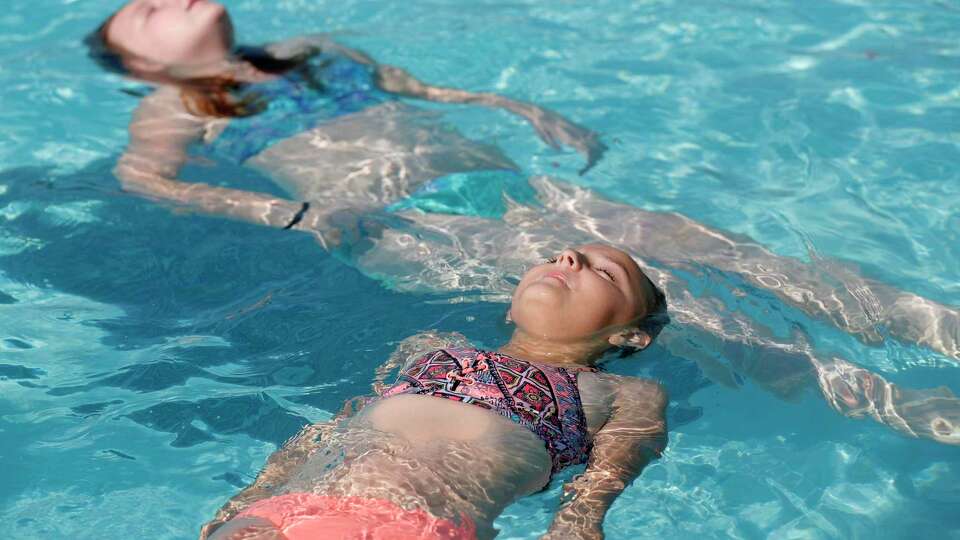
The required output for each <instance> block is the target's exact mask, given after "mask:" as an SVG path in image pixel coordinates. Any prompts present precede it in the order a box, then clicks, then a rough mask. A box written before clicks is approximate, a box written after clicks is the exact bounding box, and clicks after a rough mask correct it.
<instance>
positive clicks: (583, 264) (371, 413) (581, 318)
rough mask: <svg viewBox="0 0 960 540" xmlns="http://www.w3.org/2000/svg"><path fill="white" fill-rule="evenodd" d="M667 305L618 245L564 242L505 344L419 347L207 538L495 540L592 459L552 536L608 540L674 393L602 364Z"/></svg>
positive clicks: (523, 287) (284, 461)
mask: <svg viewBox="0 0 960 540" xmlns="http://www.w3.org/2000/svg"><path fill="white" fill-rule="evenodd" d="M664 310H665V302H664V299H663V296H662V294H660V293H659V291H658V290H657V289H656V287H655V286H654V285H653V284H652V282H651V281H650V280H649V279H648V278H647V277H646V276H645V275H644V274H643V272H642V271H641V270H640V268H639V267H638V266H637V264H636V263H635V262H634V261H633V259H632V258H631V257H630V256H629V255H627V254H626V253H624V252H623V251H620V250H618V249H615V248H612V247H609V246H603V245H588V246H583V247H580V248H576V249H566V250H564V251H563V252H561V253H560V254H558V255H557V256H556V257H555V258H553V259H551V260H549V261H547V262H545V263H543V264H540V265H537V266H535V267H533V268H532V269H530V270H529V271H528V272H527V273H526V274H525V275H524V277H523V279H522V280H521V282H520V284H519V285H518V286H517V288H516V290H515V291H514V294H513V299H512V302H511V306H510V312H509V315H510V317H511V319H512V320H513V322H514V324H515V325H516V330H515V331H514V333H513V336H512V337H511V339H510V341H509V343H507V344H506V345H504V346H502V347H501V348H500V349H499V350H497V351H485V350H480V349H477V348H473V347H470V346H467V345H466V344H465V343H462V342H461V343H458V344H455V346H451V344H449V343H448V344H446V346H439V344H438V343H436V341H431V340H429V339H419V340H418V339H416V337H415V338H414V339H413V340H410V339H408V340H407V341H405V342H404V344H402V345H401V346H400V348H399V349H398V353H395V355H394V358H402V359H404V360H405V361H404V362H403V366H402V368H401V369H400V374H399V376H398V378H397V380H396V383H394V384H393V385H392V386H388V387H380V388H378V390H379V391H378V392H377V393H378V394H379V395H378V396H377V397H375V398H372V399H368V400H365V403H366V404H365V405H364V406H363V407H362V408H361V409H360V410H359V412H349V413H342V414H341V415H340V416H339V417H338V418H337V419H335V420H333V421H332V422H330V423H328V424H323V425H313V426H308V427H307V428H306V429H304V430H303V432H301V433H300V434H299V435H298V436H297V437H294V438H293V439H291V441H289V442H288V443H287V444H286V445H284V447H283V448H282V449H281V450H279V451H277V452H276V453H275V454H274V455H273V456H271V458H270V459H269V461H268V463H267V466H266V467H265V468H264V470H263V471H262V472H261V473H260V475H259V476H258V478H257V480H256V482H255V483H254V484H253V485H251V486H250V487H248V488H247V489H246V490H244V491H243V492H241V493H240V494H239V495H237V496H236V497H234V498H233V499H232V500H231V501H230V502H228V503H227V504H226V505H225V506H224V507H223V508H222V509H221V510H220V512H219V513H218V515H217V517H216V519H215V520H214V521H212V522H211V523H209V524H207V525H206V526H205V527H204V529H203V531H202V532H201V538H210V539H212V540H214V539H215V540H226V539H254V538H256V539H268V538H269V539H287V540H300V539H307V538H310V539H313V538H323V539H334V538H343V539H348V538H349V539H360V538H364V539H370V538H376V539H390V540H394V539H401V538H404V539H414V538H417V539H420V538H423V539H439V538H458V539H468V538H492V537H493V536H495V535H496V530H495V529H494V528H493V521H494V519H495V518H496V517H497V515H498V514H500V512H501V511H503V509H504V508H505V507H506V506H507V505H509V504H511V503H512V502H514V501H516V500H517V499H518V498H520V497H523V496H525V495H529V494H531V493H534V492H537V491H539V490H541V489H543V488H544V486H545V485H546V484H547V483H548V482H549V481H550V478H551V476H552V474H553V473H555V472H557V471H559V470H561V469H563V468H565V467H568V466H570V465H576V464H581V463H586V464H587V466H586V470H585V471H584V472H583V474H580V475H578V476H576V477H575V478H574V479H573V480H571V481H570V482H568V483H567V484H566V485H565V486H564V496H563V503H562V505H561V507H560V510H559V511H558V512H557V514H556V516H555V518H554V520H553V523H552V525H551V527H550V530H549V532H548V533H547V535H546V538H558V539H559V538H563V539H570V538H602V537H603V532H602V522H603V517H604V515H605V513H606V511H607V509H608V508H609V507H610V505H611V503H612V502H613V500H614V499H615V498H616V497H617V496H618V495H619V494H620V493H621V492H622V491H623V490H624V489H625V488H626V487H627V486H628V485H629V484H630V482H631V481H633V479H635V478H636V477H637V476H638V475H639V474H640V472H641V471H642V470H643V468H644V466H645V465H646V464H647V463H649V462H650V461H651V460H653V459H656V458H657V457H658V456H659V455H660V453H661V452H662V451H663V449H664V447H665V445H666V440H667V436H666V423H665V420H664V407H665V405H666V402H667V398H666V395H665V393H664V391H663V389H662V388H661V387H660V385H659V384H657V383H656V382H654V381H650V380H643V379H638V378H633V377H623V376H617V375H613V374H609V373H603V372H600V371H598V369H597V367H596V365H597V362H598V361H599V360H600V359H601V357H602V355H603V354H604V353H605V352H606V351H607V350H608V349H611V348H613V347H617V346H619V347H628V348H632V349H643V348H644V347H646V346H647V345H649V343H650V341H651V340H652V339H653V337H654V336H655V335H656V333H657V330H658V329H659V327H660V326H662V325H661V324H658V322H662V321H663V320H664V318H665V315H664ZM424 345H427V346H431V348H434V350H430V351H429V352H423V349H424ZM416 349H419V351H416ZM345 409H349V407H345Z"/></svg>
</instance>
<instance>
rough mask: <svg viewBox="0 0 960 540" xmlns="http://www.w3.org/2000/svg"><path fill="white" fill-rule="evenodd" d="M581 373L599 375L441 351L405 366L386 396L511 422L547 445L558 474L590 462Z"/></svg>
mask: <svg viewBox="0 0 960 540" xmlns="http://www.w3.org/2000/svg"><path fill="white" fill-rule="evenodd" d="M581 371H596V370H595V369H594V368H588V367H584V368H562V367H555V366H550V365H545V364H534V363H531V362H527V361H525V360H520V359H518V358H513V357H510V356H507V355H504V354H499V353H495V352H487V351H481V350H479V349H474V348H450V349H440V350H437V351H433V352H431V353H428V354H425V355H423V356H421V357H420V358H418V359H417V360H415V361H413V362H412V363H410V364H408V365H407V366H406V367H404V369H403V370H402V371H401V372H400V375H399V377H398V378H397V382H396V383H394V385H393V386H391V387H390V388H388V389H386V390H385V391H384V392H383V397H390V396H396V395H400V394H416V395H423V396H436V397H440V398H445V399H452V400H455V401H460V402H463V403H469V404H471V405H476V406H478V407H482V408H484V409H487V410H490V411H492V412H495V413H497V414H499V415H501V416H504V417H506V418H509V419H510V420H513V421H514V422H516V423H518V424H520V425H521V426H524V427H526V428H527V429H529V430H530V431H532V432H533V433H534V434H536V435H537V437H539V438H540V439H541V440H542V441H543V443H544V444H545V445H546V447H547V452H549V454H550V458H551V461H552V463H553V467H552V472H557V471H559V470H560V469H563V468H564V467H567V466H569V465H576V464H578V463H584V462H586V460H587V457H588V456H589V455H590V449H591V447H592V441H591V440H590V437H589V435H588V433H587V423H586V417H585V416H584V413H583V403H581V400H580V390H579V389H578V387H577V374H578V373H579V372H581Z"/></svg>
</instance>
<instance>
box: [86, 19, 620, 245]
mask: <svg viewBox="0 0 960 540" xmlns="http://www.w3.org/2000/svg"><path fill="white" fill-rule="evenodd" d="M87 44H88V46H89V47H90V54H91V57H92V58H93V59H94V60H95V61H96V62H98V63H99V64H100V65H101V66H103V67H104V68H106V69H108V70H111V71H114V72H119V73H123V74H126V75H130V76H133V77H135V78H137V79H140V80H142V81H146V82H149V83H151V84H153V85H154V86H155V89H154V90H153V91H152V92H151V93H150V94H149V95H147V96H146V97H144V98H143V99H142V101H141V103H140V105H139V107H138V108H137V110H136V111H135V113H134V116H133V120H132V122H131V124H130V143H129V145H128V147H127V150H126V152H125V153H124V154H123V156H122V157H121V158H120V160H119V163H118V165H117V168H116V170H115V172H116V175H117V177H118V178H119V180H120V182H121V184H122V186H123V188H124V189H125V190H126V191H128V192H130V193H134V194H138V195H141V196H144V197H148V198H152V199H157V200H161V201H164V202H172V203H175V204H178V205H184V206H189V207H192V208H194V209H198V210H201V211H204V212H208V213H212V214H217V215H223V216H229V217H233V218H235V219H241V220H246V221H251V222H255V223H259V224H264V225H269V226H274V227H278V228H294V227H296V228H300V229H304V230H311V231H318V230H321V229H324V225H325V221H326V220H327V219H328V218H329V217H330V214H332V213H336V212H337V211H342V210H344V209H348V210H351V211H367V210H370V209H375V208H382V207H384V206H387V205H389V204H391V203H394V202H396V201H398V200H400V199H402V198H403V197H405V196H407V195H409V194H410V193H412V192H413V191H415V190H416V189H417V188H418V187H419V186H421V185H423V184H424V183H426V182H429V181H430V180H433V179H435V178H438V177H441V176H444V175H448V174H452V173H457V172H468V171H484V170H488V171H496V170H510V171H513V170H516V168H517V167H516V165H514V164H513V163H512V162H511V161H510V160H509V159H508V158H506V157H505V156H504V155H503V154H502V153H501V152H500V151H499V150H498V149H497V148H495V147H493V146H490V145H486V144H481V143H477V142H474V141H470V140H468V139H465V138H464V137H462V136H460V135H459V134H457V133H456V132H455V131H452V130H450V129H449V128H446V127H444V126H441V125H439V124H438V122H437V121H436V119H435V118H431V117H432V116H435V115H432V114H430V113H426V112H425V111H421V110H417V109H415V108H413V107H411V106H409V105H405V104H403V103H401V102H399V101H398V98H399V97H409V98H416V99H423V100H430V101H437V102H444V103H469V104H476V105H483V106H487V107H495V108H502V109H505V110H507V111H510V112H512V113H514V114H516V115H519V116H520V117H522V118H524V119H526V120H528V121H529V122H530V123H531V124H532V125H533V127H534V128H535V129H536V131H537V133H538V134H539V135H540V137H541V138H543V139H544V140H545V141H546V142H547V143H549V144H550V145H552V146H554V147H558V146H559V145H560V144H567V145H570V146H572V147H574V148H576V149H577V150H579V151H581V152H582V153H583V154H584V155H585V156H586V157H587V163H586V165H585V166H584V169H583V170H584V171H585V170H586V169H588V168H589V167H591V166H592V165H593V164H594V163H595V162H596V160H597V159H599V157H600V155H601V154H602V153H603V151H604V149H605V147H604V145H603V144H602V143H601V142H600V141H599V138H598V137H597V135H596V134H595V133H593V132H592V131H589V130H587V129H585V128H582V127H580V126H578V125H576V124H574V123H572V122H569V121H568V120H566V119H564V118H562V117H560V116H559V115H557V114H555V113H553V112H550V111H548V110H545V109H542V108H540V107H538V106H536V105H532V104H530V103H523V102H519V101H515V100H512V99H508V98H505V97H503V96H498V95H495V94H487V93H473V92H466V91H462V90H456V89H452V88H439V87H435V86H431V85H428V84H425V83H423V82H421V81H418V80H416V79H415V78H413V77H412V76H410V75H409V74H408V73H407V72H406V71H404V70H402V69H400V68H396V67H393V66H389V65H384V64H379V63H377V62H375V61H374V60H373V59H372V58H370V57H369V56H367V55H366V54H364V53H362V52H360V51H357V50H354V49H350V48H347V47H344V46H342V45H340V44H338V43H335V42H333V41H332V40H330V39H328V38H326V37H324V36H310V37H304V38H298V39H294V40H289V41H286V42H282V43H276V44H271V45H268V46H266V47H260V48H250V47H238V46H236V45H235V42H234V37H233V27H232V24H231V22H230V18H229V16H228V14H227V12H226V10H225V8H224V7H223V6H221V5H219V4H217V3H215V2H212V1H209V0H132V1H130V2H128V3H127V4H126V5H125V6H123V7H122V8H121V9H120V10H119V11H117V12H116V13H114V14H113V15H112V16H111V17H110V18H109V19H107V21H106V22H104V23H103V24H102V25H101V26H100V28H98V29H97V30H96V31H95V32H93V33H92V34H91V35H90V36H89V37H88V38H87ZM194 156H201V157H204V158H213V159H215V160H223V161H229V162H233V163H240V164H244V165H249V166H252V167H256V168H258V169H260V170H261V171H263V172H265V173H266V174H267V175H268V176H270V177H271V178H272V179H273V180H275V181H276V182H277V184H278V185H279V186H280V187H281V188H282V189H283V191H284V192H285V193H286V194H287V195H288V197H276V196H272V195H268V194H264V193H255V192H250V191H242V190H236V189H229V188H225V187H218V186H210V185H205V184H200V183H187V182H183V181H180V180H178V178H177V177H178V173H179V171H180V169H181V167H182V166H183V164H184V163H185V162H187V160H188V159H190V158H191V157H194ZM321 240H324V239H323V238H321Z"/></svg>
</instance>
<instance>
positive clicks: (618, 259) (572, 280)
mask: <svg viewBox="0 0 960 540" xmlns="http://www.w3.org/2000/svg"><path fill="white" fill-rule="evenodd" d="M654 294H655V293H654V290H653V287H652V285H651V283H650V281H649V280H648V279H647V278H646V276H644V275H643V272H641V270H640V268H639V267H638V266H637V264H636V263H635V262H634V261H633V259H631V258H630V256H629V255H627V254H626V253H624V252H622V251H620V250H618V249H615V248H612V247H609V246H602V245H593V244H592V245H587V246H582V247H579V248H576V249H565V250H563V252H561V253H560V254H558V255H557V257H556V258H554V259H550V260H549V261H547V262H546V263H544V264H540V265H538V266H535V267H533V268H532V269H530V270H529V271H528V272H527V273H526V274H525V275H524V276H523V279H522V280H521V281H520V284H519V285H517V288H516V290H515V291H514V293H513V302H512V304H511V306H510V316H511V318H512V319H513V322H514V323H516V325H517V328H519V329H521V330H523V331H525V332H527V333H530V334H532V335H536V336H539V337H542V338H545V339H550V340H556V341H560V342H570V341H579V340H583V339H586V338H590V337H604V338H605V337H606V336H603V335H602V334H604V331H606V330H617V329H620V328H622V327H623V326H625V325H628V324H630V323H632V322H634V321H635V320H636V319H637V318H639V317H643V316H644V315H646V314H647V310H648V309H650V306H651V305H652V300H653V298H654Z"/></svg>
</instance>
